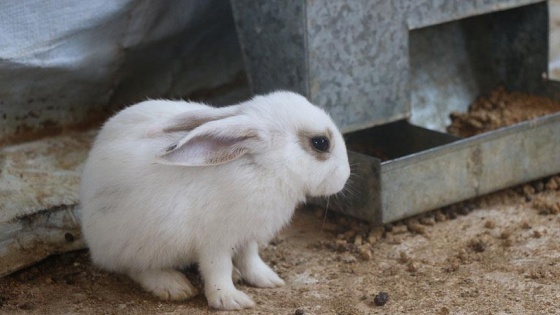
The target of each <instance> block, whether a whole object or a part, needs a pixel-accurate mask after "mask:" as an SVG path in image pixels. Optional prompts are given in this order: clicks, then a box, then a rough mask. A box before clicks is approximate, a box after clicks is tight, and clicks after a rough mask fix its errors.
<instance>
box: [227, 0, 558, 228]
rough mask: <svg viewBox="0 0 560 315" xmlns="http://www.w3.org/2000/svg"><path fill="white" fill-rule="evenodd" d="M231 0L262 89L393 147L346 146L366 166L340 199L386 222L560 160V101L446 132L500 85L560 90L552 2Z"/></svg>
mask: <svg viewBox="0 0 560 315" xmlns="http://www.w3.org/2000/svg"><path fill="white" fill-rule="evenodd" d="M231 3H232V7H233V12H234V17H235V20H236V26H237V31H238V36H239V38H240V43H241V46H242V50H243V54H244V62H245V67H246V70H247V72H248V75H249V81H250V84H251V87H252V89H253V92H255V93H264V92H268V91H271V90H277V89H289V90H293V91H297V92H300V93H302V94H304V95H306V96H307V97H308V98H309V99H310V100H311V101H312V102H313V103H315V104H318V105H319V106H321V107H323V108H325V109H326V110H327V111H329V112H330V113H331V115H332V116H333V119H334V120H335V121H336V122H337V123H338V125H339V126H340V127H341V129H342V131H343V132H346V133H347V138H348V139H347V142H348V144H349V148H367V147H381V148H383V149H384V150H385V151H386V153H387V156H388V157H389V159H388V160H386V161H381V160H380V159H378V158H376V157H374V156H371V155H367V154H364V153H366V151H362V153H359V152H354V151H349V157H350V160H351V164H352V165H353V166H354V172H355V173H356V176H355V177H354V179H353V180H352V182H351V183H349V187H348V188H349V190H350V192H349V193H348V194H347V195H346V197H340V198H342V199H343V200H342V201H343V202H340V203H336V204H337V205H338V206H337V208H338V210H339V211H342V212H344V213H347V214H349V215H352V216H355V217H359V218H363V219H367V220H370V221H371V222H373V223H376V224H382V223H387V222H391V221H394V220H398V219H402V218H405V217H409V216H412V215H415V214H419V213H422V212H425V211H427V210H431V209H435V208H438V207H441V206H445V205H449V204H452V203H455V202H458V201H461V200H465V199H469V198H472V197H475V196H479V195H483V194H487V193H489V192H492V191H496V190H499V189H502V188H505V187H508V186H512V185H515V184H519V183H523V182H527V181H530V180H533V179H537V178H541V177H544V176H547V175H552V174H555V173H558V172H560V137H558V136H556V135H558V134H560V114H552V115H548V116H545V117H541V118H538V119H534V120H530V121H526V122H523V123H520V124H517V125H513V126H510V127H506V128H501V129H498V130H495V131H491V132H487V133H485V134H482V135H478V136H474V137H470V138H465V139H461V138H457V137H454V136H451V135H449V134H446V133H445V131H444V130H445V126H446V125H448V124H449V122H450V121H449V118H448V116H449V113H450V112H451V111H466V110H467V106H468V105H469V104H470V103H471V102H472V101H473V100H474V99H475V98H476V97H477V96H479V95H480V94H484V93H486V92H489V91H490V90H491V89H492V88H494V87H496V86H498V85H504V86H505V87H506V88H508V89H510V90H515V91H523V92H529V93H533V94H539V95H545V96H548V97H551V98H555V99H558V98H559V97H558V92H559V91H560V88H559V85H558V83H555V82H551V81H547V80H545V79H543V74H545V75H546V72H547V63H548V27H549V26H548V6H547V2H546V1H534V0H524V1H522V0H493V1H492V0H487V1H460V0H456V1H450V0H432V1H427V0H426V1H419V0H418V1H405V0H399V1H370V0H352V1H349V0H347V1H346V0H337V1H334V0H332V1H313V0H307V1H302V0H288V1H264V0H261V1H254V0H231ZM545 77H546V76H545ZM364 142H365V143H364ZM360 144H361V145H360ZM364 144H365V145H364ZM334 199H336V198H334Z"/></svg>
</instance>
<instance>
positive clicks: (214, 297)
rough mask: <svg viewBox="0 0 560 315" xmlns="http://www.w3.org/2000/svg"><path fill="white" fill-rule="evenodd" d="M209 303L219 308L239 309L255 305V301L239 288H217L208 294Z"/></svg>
mask: <svg viewBox="0 0 560 315" xmlns="http://www.w3.org/2000/svg"><path fill="white" fill-rule="evenodd" d="M206 298H207V299H208V304H209V305H210V306H211V307H213V308H216V309H219V310H239V309H243V308H250V307H253V306H255V302H253V300H252V299H251V298H250V297H249V296H248V295H247V294H245V293H243V292H241V291H239V290H237V289H229V290H215V291H213V292H211V293H207V294H206Z"/></svg>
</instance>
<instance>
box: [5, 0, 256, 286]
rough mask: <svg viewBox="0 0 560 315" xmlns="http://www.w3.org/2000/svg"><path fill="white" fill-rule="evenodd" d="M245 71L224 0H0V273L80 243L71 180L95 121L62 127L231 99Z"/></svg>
mask: <svg viewBox="0 0 560 315" xmlns="http://www.w3.org/2000/svg"><path fill="white" fill-rule="evenodd" d="M243 75H244V74H243V66H242V58H241V53H240V48H239V44H238V41H237V37H236V33H235V27H234V23H233V17H232V14H231V8H230V4H229V1H228V0H158V1H154V0H89V1H76V0H5V1H1V2H0V276H2V275H4V274H7V273H10V272H12V271H14V270H17V269H19V268H22V267H25V266H27V265H29V264H32V263H34V262H36V261H38V260H40V259H43V258H45V257H46V256H48V255H50V254H52V253H58V252H63V251H67V250H72V249H78V248H81V247H83V246H84V243H83V240H82V238H81V234H80V227H79V222H78V219H77V217H78V216H79V205H78V203H79V200H78V189H79V187H78V186H79V177H80V172H81V168H82V163H83V161H84V160H85V157H86V156H87V152H88V149H89V145H90V144H91V141H92V139H93V137H94V135H95V131H90V132H76V133H74V132H68V129H71V128H74V127H84V126H87V125H88V123H89V122H88V121H91V120H94V119H97V120H99V119H101V118H102V117H104V116H103V115H106V114H107V113H111V112H112V111H114V110H115V109H116V108H118V107H120V106H123V105H127V104H131V103H133V102H136V101H140V100H144V99H146V98H161V97H171V98H179V97H185V96H189V95H192V94H193V93H194V94H196V93H198V94H199V95H200V94H205V93H206V91H208V90H212V89H215V88H219V87H221V89H220V90H221V91H222V93H221V95H220V96H218V97H215V98H213V99H212V101H213V102H214V103H218V104H219V103H222V102H226V103H227V102H231V101H235V100H238V99H240V98H243V97H245V96H246V94H247V86H246V83H245V81H243ZM239 81H240V82H241V83H240V82H239ZM224 91H226V93H223V92H224ZM228 92H229V93H228ZM224 94H225V96H224ZM60 131H64V132H63V133H62V135H60V136H56V137H52V136H50V137H47V138H44V139H40V140H35V141H25V142H24V143H18V144H14V141H20V142H21V141H22V140H29V139H31V138H35V137H37V136H38V135H40V134H41V133H43V135H52V134H51V133H52V132H60Z"/></svg>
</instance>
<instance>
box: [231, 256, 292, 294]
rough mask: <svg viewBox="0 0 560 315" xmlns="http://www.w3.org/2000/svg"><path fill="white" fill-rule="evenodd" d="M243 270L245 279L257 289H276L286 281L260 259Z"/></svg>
mask: <svg viewBox="0 0 560 315" xmlns="http://www.w3.org/2000/svg"><path fill="white" fill-rule="evenodd" d="M243 269H244V270H243V271H242V272H241V273H242V275H243V279H245V281H247V282H248V283H249V284H252V285H254V286H256V287H259V288H274V287H279V286H283V285H284V280H282V279H281V278H280V277H279V276H278V275H277V274H276V272H274V271H273V270H272V269H271V268H270V267H269V266H268V265H267V264H265V263H264V262H263V261H262V260H260V259H259V260H257V261H254V262H253V263H252V264H250V265H248V266H244V268H243Z"/></svg>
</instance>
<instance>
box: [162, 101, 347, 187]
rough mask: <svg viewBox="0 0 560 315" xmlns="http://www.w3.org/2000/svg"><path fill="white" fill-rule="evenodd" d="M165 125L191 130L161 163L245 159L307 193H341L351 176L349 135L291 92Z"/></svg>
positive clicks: (165, 150)
mask: <svg viewBox="0 0 560 315" xmlns="http://www.w3.org/2000/svg"><path fill="white" fill-rule="evenodd" d="M164 130H166V131H167V132H176V131H189V132H188V133H187V134H186V136H184V137H183V138H182V139H180V140H179V141H178V142H175V143H173V144H171V145H169V146H167V147H166V148H163V150H162V152H161V153H160V154H159V156H158V158H157V161H158V162H159V163H161V164H172V165H183V166H190V167H207V166H211V165H219V164H226V163H231V162H233V161H238V160H242V161H243V163H238V164H236V165H244V166H248V165H251V166H252V167H253V170H255V169H257V170H258V169H262V170H265V171H266V172H263V173H267V174H274V176H275V177H276V178H277V179H278V180H280V181H283V183H284V184H285V185H288V186H290V187H291V188H292V189H295V190H298V191H300V192H302V193H304V194H305V195H307V196H326V195H331V194H334V193H337V192H339V191H340V190H342V188H343V187H344V184H345V183H346V181H347V179H348V177H349V176H350V167H349V164H348V155H347V152H346V146H345V143H344V139H343V137H342V135H341V133H340V131H339V130H338V128H337V127H336V125H335V124H334V122H333V121H332V119H331V118H330V117H329V116H328V115H327V114H326V113H325V112H324V111H323V110H322V109H320V108H318V107H316V106H314V105H312V104H311V103H309V102H308V101H307V99H305V98H304V97H303V96H301V95H298V94H295V93H291V92H275V93H271V94H268V95H264V96H257V97H255V98H253V99H251V100H249V101H247V102H245V103H242V104H239V105H235V106H230V107H228V108H221V109H215V108H213V109H208V110H206V111H205V110H200V111H192V112H188V113H185V115H184V116H183V117H176V118H174V119H173V121H171V122H170V123H169V124H168V126H166V128H164ZM237 167H238V166H237ZM240 171H242V170H240Z"/></svg>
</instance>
